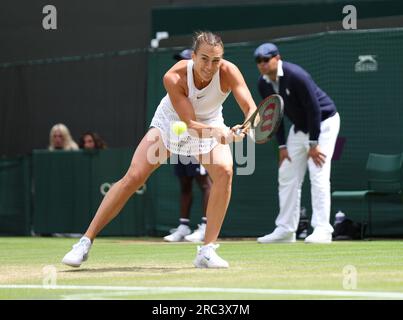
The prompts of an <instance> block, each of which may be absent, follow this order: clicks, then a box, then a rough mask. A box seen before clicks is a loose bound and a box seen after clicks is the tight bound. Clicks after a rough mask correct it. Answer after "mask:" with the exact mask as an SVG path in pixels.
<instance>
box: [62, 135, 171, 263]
mask: <svg viewBox="0 0 403 320" xmlns="http://www.w3.org/2000/svg"><path fill="white" fill-rule="evenodd" d="M168 156H169V153H168V151H167V149H166V148H165V146H164V145H163V143H162V139H161V136H160V133H159V130H158V129H156V128H152V129H150V130H149V131H148V132H147V134H146V135H145V136H144V138H143V139H142V141H141V142H140V144H139V145H138V147H137V149H136V151H135V152H134V155H133V158H132V161H131V164H130V167H129V169H128V170H127V172H126V174H125V175H124V177H123V178H122V179H120V180H119V181H118V182H116V183H115V184H113V186H112V187H111V189H110V190H109V191H108V192H107V194H106V195H105V197H104V199H103V200H102V202H101V204H100V206H99V208H98V210H97V212H96V214H95V217H94V218H93V220H92V221H91V224H90V226H89V227H88V229H87V231H86V233H85V235H84V237H83V238H81V239H80V241H79V242H78V243H77V244H76V245H74V246H73V250H71V251H70V252H69V253H68V254H66V256H65V257H64V258H63V261H62V262H63V263H65V264H68V265H70V266H76V267H78V266H80V264H81V263H82V262H83V261H85V260H86V259H87V257H88V251H89V249H90V247H91V243H92V241H93V240H94V238H95V237H96V236H97V234H98V233H99V232H100V231H101V230H102V229H103V228H104V227H105V226H106V225H107V224H108V223H109V222H110V221H111V220H112V219H113V218H114V217H115V216H116V215H117V214H118V213H119V212H120V211H121V209H122V208H123V206H124V205H125V203H126V202H127V201H128V199H129V198H130V196H131V195H133V194H134V193H135V192H136V191H137V190H138V189H139V188H140V187H141V186H142V185H143V184H144V183H145V181H146V180H147V178H148V177H149V176H150V174H151V173H152V172H153V171H154V170H155V169H157V168H158V167H159V166H160V164H161V163H162V162H164V161H165V160H166V159H167V157H168Z"/></svg>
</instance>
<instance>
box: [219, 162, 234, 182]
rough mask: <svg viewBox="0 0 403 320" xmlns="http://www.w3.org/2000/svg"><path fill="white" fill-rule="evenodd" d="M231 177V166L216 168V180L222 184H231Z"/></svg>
mask: <svg viewBox="0 0 403 320" xmlns="http://www.w3.org/2000/svg"><path fill="white" fill-rule="evenodd" d="M232 175H233V169H232V165H222V166H219V167H218V168H217V172H216V180H217V179H219V180H221V181H224V182H231V181H232Z"/></svg>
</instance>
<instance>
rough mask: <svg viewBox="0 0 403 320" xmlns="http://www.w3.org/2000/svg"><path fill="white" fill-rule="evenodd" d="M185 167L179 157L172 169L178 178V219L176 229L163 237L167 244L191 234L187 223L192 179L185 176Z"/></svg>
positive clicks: (188, 220) (190, 204) (181, 239)
mask: <svg viewBox="0 0 403 320" xmlns="http://www.w3.org/2000/svg"><path fill="white" fill-rule="evenodd" d="M187 166H189V164H183V163H181V157H179V163H177V164H175V167H174V172H175V175H176V176H177V177H178V180H179V187H180V217H179V225H178V227H177V228H175V229H171V233H170V234H169V235H167V236H165V237H164V240H165V241H168V242H179V241H183V240H184V239H185V237H186V236H188V235H190V233H191V230H190V227H189V222H190V208H191V206H192V184H193V177H191V176H188V175H187V170H186V167H187Z"/></svg>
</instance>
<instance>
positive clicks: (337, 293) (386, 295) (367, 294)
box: [0, 284, 403, 299]
mask: <svg viewBox="0 0 403 320" xmlns="http://www.w3.org/2000/svg"><path fill="white" fill-rule="evenodd" d="M0 289H43V290H103V291H137V292H139V291H142V292H143V293H145V294H155V293H174V292H217V293H250V294H266V295H303V296H333V297H353V298H382V299H403V292H382V291H379V292H378V291H347V290H345V291H343V290H283V289H259V288H255V289H253V288H203V287H202V288H194V287H122V286H73V285H56V286H48V287H45V286H43V285H24V284H21V285H20V284H15V285H13V284H10V285H8V284H6V285H0Z"/></svg>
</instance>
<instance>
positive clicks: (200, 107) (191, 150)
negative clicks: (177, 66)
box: [150, 60, 230, 156]
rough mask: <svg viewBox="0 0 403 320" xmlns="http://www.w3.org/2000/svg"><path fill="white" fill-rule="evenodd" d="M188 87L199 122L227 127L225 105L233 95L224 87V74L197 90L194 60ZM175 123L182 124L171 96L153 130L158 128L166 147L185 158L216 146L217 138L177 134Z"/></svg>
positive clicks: (163, 102) (159, 110)
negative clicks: (227, 99)
mask: <svg viewBox="0 0 403 320" xmlns="http://www.w3.org/2000/svg"><path fill="white" fill-rule="evenodd" d="M187 85H188V91H189V95H188V98H189V100H190V102H191V103H192V106H193V109H194V112H195V115H196V121H198V122H201V123H204V124H207V125H209V126H214V127H227V126H226V125H225V124H224V118H223V115H222V103H223V102H224V101H225V99H226V98H227V97H228V95H229V94H230V91H229V92H227V93H224V92H222V91H221V86H220V71H219V70H218V71H217V72H216V73H215V74H214V76H213V79H212V80H211V82H210V83H209V85H208V86H207V87H205V88H203V89H201V90H199V89H197V88H196V86H195V85H194V80H193V60H189V61H188V64H187ZM174 121H180V118H179V116H178V114H177V113H176V111H175V109H174V107H173V105H172V102H171V99H170V98H169V95H168V94H167V95H166V96H165V97H164V98H162V100H161V102H160V104H159V106H158V108H157V110H156V111H155V114H154V117H153V119H152V120H151V124H150V127H155V128H158V129H159V130H160V132H161V136H162V140H163V142H164V145H165V147H166V148H167V149H168V150H169V151H170V152H171V153H175V154H179V155H184V156H195V155H199V154H203V153H207V152H210V151H211V150H212V149H213V148H214V147H215V146H216V145H217V143H218V142H217V140H216V139H214V138H204V139H201V138H197V137H193V136H191V135H189V133H188V132H187V131H186V132H184V133H183V134H181V135H180V136H177V135H175V134H174V133H173V132H172V130H171V125H172V123H173V122H174Z"/></svg>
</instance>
